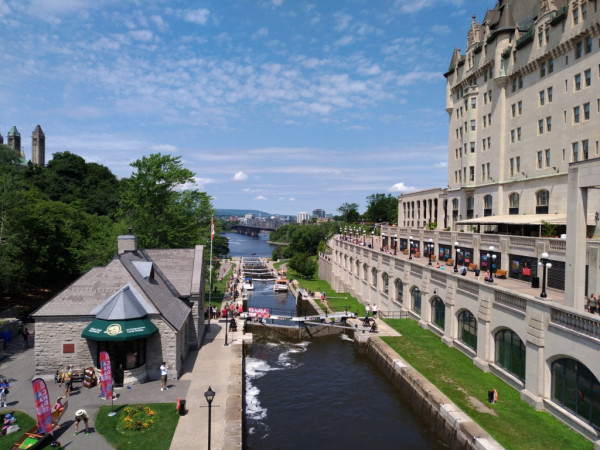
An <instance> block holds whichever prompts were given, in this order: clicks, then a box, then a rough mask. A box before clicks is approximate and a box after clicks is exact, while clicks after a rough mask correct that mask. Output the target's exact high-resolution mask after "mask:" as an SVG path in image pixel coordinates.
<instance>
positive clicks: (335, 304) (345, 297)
mask: <svg viewBox="0 0 600 450" xmlns="http://www.w3.org/2000/svg"><path fill="white" fill-rule="evenodd" d="M287 279H288V280H298V283H300V286H302V287H303V288H304V289H306V290H308V291H313V292H325V298H326V300H327V304H328V305H329V308H325V305H323V303H321V297H320V296H319V297H318V298H317V299H316V303H317V304H318V305H319V306H320V307H321V309H322V310H323V311H325V312H341V311H345V310H348V311H351V312H354V313H356V314H357V315H358V316H364V315H365V312H366V310H365V305H363V304H362V303H360V302H359V301H358V300H357V299H356V298H354V297H352V296H351V295H350V294H348V293H346V292H337V291H334V290H333V289H331V286H329V283H328V282H327V281H323V280H321V279H319V277H317V276H315V277H314V278H313V279H310V280H305V279H303V278H302V277H301V276H300V275H298V274H297V273H296V272H294V271H293V270H292V269H290V268H289V267H288V269H287Z"/></svg>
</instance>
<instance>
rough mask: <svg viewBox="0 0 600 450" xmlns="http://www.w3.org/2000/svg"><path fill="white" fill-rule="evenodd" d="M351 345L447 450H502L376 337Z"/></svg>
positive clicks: (360, 337) (357, 339) (357, 338)
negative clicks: (366, 356) (362, 353)
mask: <svg viewBox="0 0 600 450" xmlns="http://www.w3.org/2000/svg"><path fill="white" fill-rule="evenodd" d="M355 343H356V344H357V346H358V349H359V351H361V352H364V353H366V354H367V355H368V357H369V359H371V361H372V362H373V364H374V365H375V366H376V367H377V368H379V370H381V372H382V373H383V374H384V375H385V376H386V377H387V378H388V379H389V380H390V381H391V382H392V384H393V385H394V386H395V387H396V389H398V391H400V392H401V393H402V395H403V396H404V397H405V398H406V399H407V401H408V403H409V404H410V406H411V408H412V409H413V411H414V412H415V413H416V414H418V415H419V416H420V417H421V418H422V419H423V420H424V421H425V422H426V423H428V424H429V428H430V429H431V430H435V431H436V432H437V433H438V434H439V435H440V438H441V439H442V440H443V441H444V442H445V443H446V444H447V445H448V447H449V448H452V449H490V450H491V449H501V448H503V447H502V446H501V445H500V444H498V442H496V441H495V440H494V439H493V438H492V437H491V436H490V435H489V433H487V432H486V431H485V430H484V429H483V428H481V426H479V425H478V424H477V423H475V422H474V421H473V420H472V419H471V418H470V417H469V416H467V415H466V414H465V413H464V412H462V411H461V410H460V409H459V408H458V406H456V405H455V404H454V403H452V401H450V399H449V398H448V397H446V396H445V395H444V394H442V392H440V391H439V389H438V388H437V387H435V386H434V385H433V384H431V383H430V382H429V381H428V380H427V379H426V378H425V377H424V376H423V375H421V374H420V373H419V372H417V371H416V370H415V369H414V368H412V367H411V366H410V365H409V364H408V363H407V362H406V361H404V360H403V359H402V358H400V356H399V355H398V354H397V353H396V352H395V351H394V350H392V349H391V348H390V347H389V346H388V345H387V344H385V343H384V342H383V341H382V340H381V339H380V338H379V337H370V336H366V335H364V334H359V333H356V334H355Z"/></svg>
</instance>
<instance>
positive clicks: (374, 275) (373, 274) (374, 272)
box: [371, 267, 377, 287]
mask: <svg viewBox="0 0 600 450" xmlns="http://www.w3.org/2000/svg"><path fill="white" fill-rule="evenodd" d="M371 282H372V284H373V287H377V269H376V268H375V267H373V268H372V269H371Z"/></svg>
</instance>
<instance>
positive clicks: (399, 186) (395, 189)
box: [388, 182, 417, 192]
mask: <svg viewBox="0 0 600 450" xmlns="http://www.w3.org/2000/svg"><path fill="white" fill-rule="evenodd" d="M416 190H417V188H416V187H413V186H405V185H404V183H402V182H400V183H396V184H395V185H393V186H392V187H391V188H389V189H388V191H389V192H412V191H416Z"/></svg>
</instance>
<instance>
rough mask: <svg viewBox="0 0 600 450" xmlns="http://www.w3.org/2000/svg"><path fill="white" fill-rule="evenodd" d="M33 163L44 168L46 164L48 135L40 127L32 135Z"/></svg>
mask: <svg viewBox="0 0 600 450" xmlns="http://www.w3.org/2000/svg"><path fill="white" fill-rule="evenodd" d="M31 162H32V163H33V164H34V165H36V166H42V167H43V166H44V165H45V163H46V135H45V134H44V132H43V131H42V127H40V126H39V125H38V126H37V127H35V130H33V134H32V135H31Z"/></svg>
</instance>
